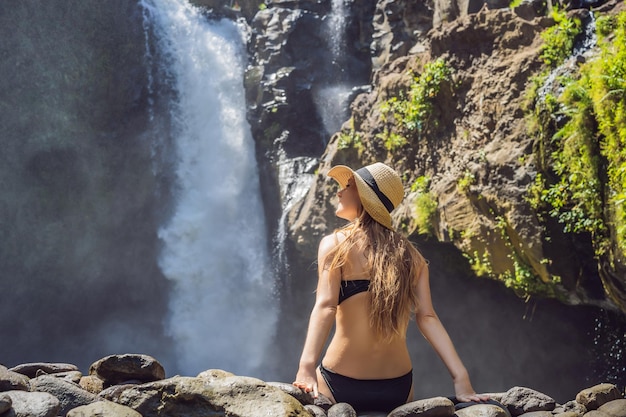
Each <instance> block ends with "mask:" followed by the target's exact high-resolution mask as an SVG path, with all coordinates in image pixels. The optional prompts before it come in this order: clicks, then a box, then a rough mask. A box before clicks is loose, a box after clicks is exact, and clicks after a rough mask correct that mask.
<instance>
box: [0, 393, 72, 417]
mask: <svg viewBox="0 0 626 417" xmlns="http://www.w3.org/2000/svg"><path fill="white" fill-rule="evenodd" d="M4 394H5V395H8V396H9V397H10V398H11V402H12V408H11V410H9V411H8V413H7V414H8V415H11V414H13V415H14V416H15V417H56V416H57V415H58V414H59V410H60V409H61V403H60V402H59V400H58V398H56V397H55V396H54V395H52V394H48V393H47V392H26V391H7V392H5V393H4Z"/></svg>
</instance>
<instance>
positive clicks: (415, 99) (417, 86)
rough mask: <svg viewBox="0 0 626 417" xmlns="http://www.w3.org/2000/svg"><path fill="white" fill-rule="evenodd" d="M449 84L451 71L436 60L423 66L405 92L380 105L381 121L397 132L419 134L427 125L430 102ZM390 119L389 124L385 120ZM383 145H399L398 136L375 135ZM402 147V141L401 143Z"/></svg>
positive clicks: (430, 111) (384, 133)
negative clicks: (383, 142)
mask: <svg viewBox="0 0 626 417" xmlns="http://www.w3.org/2000/svg"><path fill="white" fill-rule="evenodd" d="M451 82H452V69H451V68H450V66H449V65H448V64H447V63H446V62H445V61H444V60H443V59H442V58H439V59H437V60H435V61H433V62H429V63H428V64H426V65H425V66H424V71H423V72H422V74H421V75H419V76H416V77H413V81H412V83H411V85H410V87H409V90H408V92H407V93H406V94H405V93H401V94H400V96H399V97H391V98H390V99H388V100H386V101H384V102H383V103H381V106H380V112H381V116H382V118H383V120H384V121H386V122H393V123H394V124H395V125H397V127H398V130H400V131H402V130H404V131H406V132H417V133H418V134H421V133H422V132H423V131H425V130H426V129H427V127H428V125H429V123H430V122H431V120H430V117H431V115H432V111H433V101H434V99H435V98H436V97H437V95H438V94H439V92H440V90H441V88H442V86H443V85H444V84H445V83H450V84H451ZM390 118H391V120H389V119H390ZM379 137H381V138H382V139H383V140H385V141H386V143H389V144H398V143H399V144H402V142H403V141H402V140H401V139H400V138H405V136H403V135H402V134H400V133H395V132H389V131H388V129H387V130H385V132H383V133H382V134H380V135H379ZM404 142H405V143H406V138H405V139H404Z"/></svg>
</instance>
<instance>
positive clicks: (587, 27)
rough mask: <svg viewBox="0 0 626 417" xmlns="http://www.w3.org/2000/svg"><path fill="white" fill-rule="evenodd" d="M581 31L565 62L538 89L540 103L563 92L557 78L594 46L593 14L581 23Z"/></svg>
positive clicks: (594, 27)
mask: <svg viewBox="0 0 626 417" xmlns="http://www.w3.org/2000/svg"><path fill="white" fill-rule="evenodd" d="M583 29H584V31H583V33H582V34H581V38H580V39H579V41H578V42H576V44H575V45H574V48H573V51H572V54H571V55H570V56H569V57H568V58H567V59H566V60H565V62H563V63H562V64H561V65H559V66H558V67H557V68H555V69H553V70H552V71H551V72H550V74H549V75H548V77H546V80H545V81H544V83H543V85H542V86H541V87H540V88H539V91H538V95H539V97H540V99H541V101H545V97H546V95H547V94H549V93H552V94H555V95H560V94H561V93H562V92H563V86H561V85H560V83H559V77H560V76H562V75H563V74H564V73H565V74H567V73H568V71H569V70H570V68H571V67H574V66H576V65H577V64H576V63H577V61H578V60H579V59H581V58H582V57H584V55H585V53H587V52H588V51H589V50H591V48H593V47H594V46H596V43H597V41H598V39H597V36H596V20H595V16H594V14H593V13H591V12H589V13H587V18H586V19H585V21H584V22H583Z"/></svg>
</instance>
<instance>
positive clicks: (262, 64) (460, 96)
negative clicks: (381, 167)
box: [240, 0, 626, 310]
mask: <svg viewBox="0 0 626 417" xmlns="http://www.w3.org/2000/svg"><path fill="white" fill-rule="evenodd" d="M336 3H337V2H331V1H322V0H318V1H311V0H309V1H306V0H301V1H284V0H282V1H279V0H273V1H268V2H266V3H264V4H263V5H262V6H261V7H259V6H258V5H257V7H259V10H258V11H257V12H256V13H254V15H253V14H252V13H250V12H249V13H248V14H247V15H245V16H244V17H245V18H246V19H247V20H248V21H249V23H250V28H251V31H250V33H251V35H250V41H249V51H250V54H251V64H250V66H249V69H248V71H247V76H246V83H247V91H248V100H249V105H250V110H249V115H250V123H251V126H252V129H253V135H254V137H255V140H256V143H257V150H258V156H259V160H260V165H261V170H262V173H261V174H262V180H261V181H262V186H263V189H264V195H265V199H266V207H267V209H268V218H269V220H270V222H269V224H270V225H275V226H271V227H272V228H273V230H272V232H273V233H274V234H275V235H277V236H279V237H278V238H277V239H278V240H281V242H280V243H281V245H278V246H280V248H281V250H283V251H284V252H285V254H286V255H285V256H287V257H288V259H289V264H290V268H291V273H310V262H311V259H312V254H314V253H315V251H316V245H317V242H318V241H319V238H320V237H321V235H323V234H325V233H328V232H329V231H330V230H332V229H333V228H334V227H336V226H337V225H338V223H337V222H336V220H335V219H334V218H333V208H332V194H333V192H334V191H333V190H334V189H333V185H332V184H331V183H330V182H327V180H326V178H325V173H326V172H327V171H328V169H329V168H330V166H331V165H334V164H338V163H345V164H348V165H352V166H355V167H358V166H362V165H366V164H368V163H371V162H373V161H375V160H381V161H385V162H387V163H389V164H390V165H392V166H394V167H395V168H396V169H397V170H398V171H399V172H400V173H401V175H402V176H403V178H404V179H405V184H406V187H407V190H406V191H407V198H406V199H405V201H404V203H403V205H402V206H401V207H400V208H399V209H397V210H396V212H395V215H394V222H395V225H396V227H398V228H400V229H402V230H403V231H404V232H406V233H407V234H408V235H410V236H411V237H412V238H415V239H421V238H423V236H425V235H429V236H432V237H435V238H436V239H437V240H438V241H440V242H449V243H451V244H453V245H454V246H455V247H456V248H457V249H458V250H459V251H460V252H461V253H463V254H464V255H465V257H466V259H467V260H468V263H469V264H470V265H471V266H472V268H473V269H474V271H475V272H476V274H477V275H485V276H489V277H491V278H495V279H498V280H501V281H503V282H505V283H506V284H507V286H509V287H510V288H512V289H513V290H514V291H516V292H517V293H518V294H519V295H520V296H522V297H527V296H529V295H540V296H548V297H556V298H559V299H560V300H562V301H564V302H566V303H570V304H593V305H598V306H601V307H603V308H611V309H622V310H626V304H625V303H624V294H625V293H626V291H625V286H626V283H625V281H626V279H625V278H624V274H623V272H624V264H623V262H622V261H621V260H620V259H622V258H620V256H605V257H602V256H597V253H596V252H595V251H594V246H593V244H592V242H591V238H590V236H589V235H588V234H586V233H566V232H564V231H563V225H561V224H559V223H557V222H556V221H554V220H553V219H551V218H549V217H546V216H543V215H542V213H539V212H538V210H537V209H536V208H535V207H533V206H532V205H531V204H530V203H529V202H528V199H527V197H528V193H529V189H530V188H531V186H532V184H533V183H534V181H535V178H536V177H537V173H538V171H539V165H540V163H539V161H538V159H537V158H538V156H537V146H538V145H537V143H538V138H537V136H536V135H535V134H533V133H531V130H530V129H529V121H528V118H527V116H526V115H527V110H525V109H524V106H525V103H526V96H527V94H528V93H527V91H528V89H529V85H530V84H531V82H532V80H533V77H535V76H537V75H538V74H540V73H542V72H543V71H546V65H545V63H544V62H543V61H542V59H541V57H540V56H541V51H542V49H541V48H542V45H543V44H544V38H542V33H544V32H545V31H546V29H547V28H549V27H552V26H553V25H555V21H554V20H553V19H552V18H551V17H550V13H549V10H548V9H547V8H548V7H550V6H551V5H552V3H554V6H559V7H560V8H561V9H567V10H569V12H568V13H569V15H570V16H573V17H575V18H577V19H579V20H580V21H582V22H588V21H589V12H588V10H587V9H581V8H580V7H582V6H585V7H590V6H592V5H593V6H597V7H596V9H594V10H595V11H596V13H599V14H600V15H601V14H602V13H606V14H616V13H618V12H619V11H621V10H623V9H624V4H623V2H622V3H620V2H609V3H607V4H605V5H604V6H602V5H601V4H600V2H594V3H593V4H591V3H590V2H583V3H580V4H579V3H577V2H569V3H561V4H556V3H555V2H552V3H551V2H548V4H545V3H542V2H533V1H524V2H522V3H521V4H520V5H519V6H517V7H515V8H510V7H509V6H508V2H498V1H425V2H412V1H385V0H379V1H373V0H368V1H359V2H356V1H354V2H353V1H346V2H340V3H342V4H343V7H344V8H343V9H342V10H341V13H343V14H342V19H343V20H342V22H343V25H342V28H343V31H342V32H341V36H343V38H342V39H343V45H344V49H343V50H342V53H341V56H340V58H341V60H339V58H338V57H337V56H335V55H332V51H331V49H332V48H331V47H330V46H329V41H328V38H329V32H328V31H329V22H330V21H331V20H332V19H334V18H335V17H333V16H334V14H336V13H338V11H337V9H336V7H337V6H336ZM240 4H245V2H240ZM246 7H247V10H251V9H252V7H251V6H249V5H248V6H246ZM242 9H243V6H242ZM578 40H579V41H580V40H581V39H580V36H579V39H578ZM587 53H588V55H593V53H594V51H593V49H592V50H590V51H588V52H587ZM582 59H584V58H582ZM435 62H441V63H444V64H443V65H445V68H446V71H448V72H447V73H446V74H443V73H441V74H439V75H441V76H444V75H445V77H444V78H443V79H442V80H443V81H442V83H441V84H440V85H438V86H437V90H436V91H435V90H433V91H432V92H431V93H430V95H431V97H429V103H430V104H429V106H430V107H429V109H428V112H429V113H428V115H427V116H428V117H427V119H426V120H425V121H424V125H420V126H418V128H417V129H415V127H412V128H410V127H407V126H401V124H402V121H400V118H398V117H397V115H398V114H397V113H396V114H395V115H394V114H393V112H394V109H398V108H399V106H398V105H397V103H398V102H399V100H402V98H403V97H404V98H406V97H407V96H408V95H409V94H410V91H411V88H414V84H415V80H416V79H417V78H418V77H419V76H420V75H422V74H424V73H426V72H428V71H429V70H432V68H433V67H432V64H433V63H435ZM441 71H443V70H441ZM574 71H576V70H575V69H574ZM435 75H437V74H435ZM338 85H340V86H341V87H342V89H341V90H340V91H342V92H343V93H344V94H345V95H344V97H343V99H342V100H343V101H341V103H340V104H342V105H343V106H344V107H343V108H342V107H341V106H339V107H337V110H336V111H335V113H339V115H340V116H342V119H341V120H342V123H343V124H341V123H340V124H339V125H337V124H336V123H335V125H334V126H333V125H332V124H331V125H330V127H329V124H328V123H325V120H324V112H323V110H324V107H325V106H328V104H327V103H325V102H324V103H320V102H319V100H317V98H318V97H319V92H320V91H321V90H323V89H324V88H325V87H329V86H330V87H332V86H338ZM337 94H339V93H337ZM348 105H349V110H348V109H347V106H348ZM394 106H395V107H394ZM398 111H399V110H398ZM394 140H396V142H394ZM397 141H400V142H397ZM424 201H426V203H428V201H430V203H429V204H430V205H429V207H431V209H430V211H428V210H426V212H424V209H423V208H422V209H421V210H422V212H419V211H420V209H416V207H418V206H419V205H420V204H422V203H423V204H426V203H424ZM278 202H280V203H278ZM281 213H284V214H285V217H284V218H281V217H280V216H281ZM424 216H426V217H424ZM283 245H284V246H283Z"/></svg>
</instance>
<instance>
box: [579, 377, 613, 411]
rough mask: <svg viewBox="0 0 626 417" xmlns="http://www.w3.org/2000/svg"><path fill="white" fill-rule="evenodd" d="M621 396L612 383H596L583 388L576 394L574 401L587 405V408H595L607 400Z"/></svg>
mask: <svg viewBox="0 0 626 417" xmlns="http://www.w3.org/2000/svg"><path fill="white" fill-rule="evenodd" d="M619 398H621V395H620V392H619V390H618V389H617V387H616V386H615V385H613V384H598V385H594V386H593V387H590V388H587V389H584V390H582V391H580V392H579V393H578V394H577V395H576V402H578V403H580V404H582V405H584V406H585V407H587V410H590V411H591V410H597V409H598V408H599V407H600V406H601V405H603V404H605V403H608V402H609V401H613V400H617V399H619Z"/></svg>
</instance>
